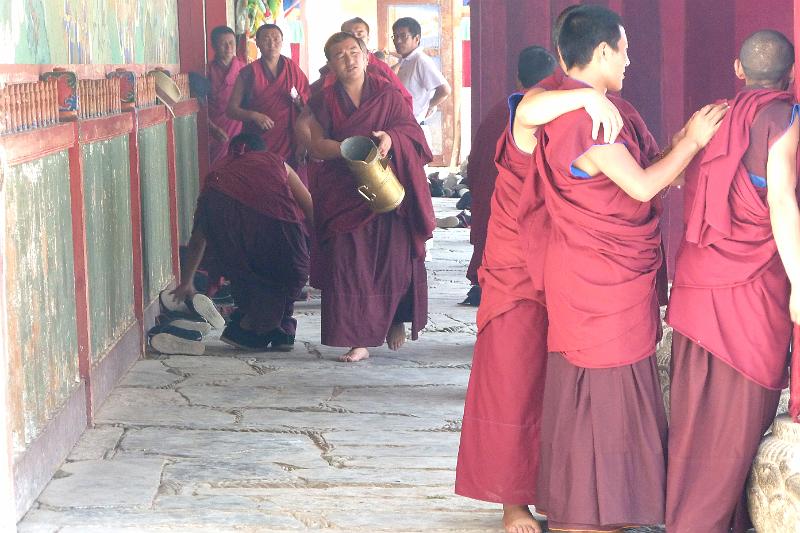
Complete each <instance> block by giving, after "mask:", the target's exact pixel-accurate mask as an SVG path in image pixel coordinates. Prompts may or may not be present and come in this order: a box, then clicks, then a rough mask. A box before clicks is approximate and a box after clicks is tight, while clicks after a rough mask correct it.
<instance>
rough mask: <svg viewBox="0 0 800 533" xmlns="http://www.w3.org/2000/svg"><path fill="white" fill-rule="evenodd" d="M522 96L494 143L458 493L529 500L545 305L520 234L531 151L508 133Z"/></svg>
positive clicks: (511, 104) (514, 100) (515, 98)
mask: <svg viewBox="0 0 800 533" xmlns="http://www.w3.org/2000/svg"><path fill="white" fill-rule="evenodd" d="M521 98H522V95H521V94H514V95H511V97H509V100H508V105H507V106H505V109H506V110H508V109H509V108H511V109H512V113H511V114H512V116H511V119H510V120H508V119H507V120H506V128H505V131H504V132H503V133H502V135H501V136H500V138H499V140H498V141H497V143H496V151H495V152H496V155H495V157H494V161H495V163H496V169H497V171H498V174H497V181H496V184H494V185H495V186H494V193H493V194H492V195H491V213H492V214H491V218H490V219H489V220H488V230H487V233H488V236H487V238H486V250H485V253H484V255H483V264H482V266H481V268H480V269H479V270H478V278H479V281H480V285H481V289H482V291H481V292H482V294H481V305H480V307H479V308H478V316H477V322H478V338H477V340H476V342H475V353H474V355H473V359H472V372H471V373H470V383H469V387H468V389H467V398H466V402H465V406H464V420H463V424H462V430H461V445H460V447H459V455H458V466H457V468H456V493H458V494H461V495H462V496H468V497H471V498H476V499H480V500H486V501H494V502H497V503H513V504H534V503H536V502H537V497H536V495H537V491H536V476H537V473H538V467H539V441H540V422H541V414H542V410H541V407H542V393H543V390H544V377H545V369H546V361H547V342H546V331H547V312H546V310H545V307H544V294H543V293H542V292H541V291H538V290H536V289H535V288H534V286H533V284H532V282H531V279H530V275H529V274H528V270H527V267H526V262H525V256H524V253H523V251H522V247H521V245H520V243H519V241H518V237H519V235H518V228H517V211H518V205H517V202H518V200H519V197H520V189H521V188H522V183H523V180H525V179H527V178H526V176H528V175H529V172H530V169H531V167H532V166H533V165H532V157H531V154H528V153H525V152H522V151H521V150H520V149H519V148H517V146H516V144H515V142H514V137H513V133H512V127H511V126H512V124H513V113H514V111H513V110H515V109H516V105H517V104H518V103H519V100H520V99H521ZM506 113H508V111H506ZM472 176H473V175H472V174H470V180H472ZM472 183H474V182H471V184H472ZM473 198H474V197H473ZM473 220H474V218H473ZM487 450H491V453H487Z"/></svg>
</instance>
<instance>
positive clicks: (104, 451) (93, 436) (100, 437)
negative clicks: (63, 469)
mask: <svg viewBox="0 0 800 533" xmlns="http://www.w3.org/2000/svg"><path fill="white" fill-rule="evenodd" d="M123 431H124V430H123V429H122V428H120V427H114V426H101V427H96V428H90V429H87V430H86V431H84V432H83V435H81V438H80V440H79V441H78V443H77V444H76V445H75V448H73V449H72V452H71V453H70V454H69V457H67V461H89V460H92V459H95V460H96V459H105V458H106V457H107V456H108V455H109V454H110V453H112V452H113V451H114V449H115V448H116V446H117V443H118V442H119V439H120V437H121V436H122V433H123Z"/></svg>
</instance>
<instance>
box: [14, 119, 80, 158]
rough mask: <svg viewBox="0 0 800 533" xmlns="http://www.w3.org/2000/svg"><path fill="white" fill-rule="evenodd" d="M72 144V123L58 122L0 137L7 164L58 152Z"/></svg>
mask: <svg viewBox="0 0 800 533" xmlns="http://www.w3.org/2000/svg"><path fill="white" fill-rule="evenodd" d="M73 144H75V130H74V127H73V124H60V125H58V126H52V127H50V128H42V129H35V130H30V131H26V132H23V133H15V134H13V135H4V136H2V137H0V146H1V147H2V148H3V150H4V151H5V155H6V157H7V158H8V164H9V165H18V164H20V163H25V162H26V161H31V160H33V159H38V158H40V157H44V156H46V155H49V154H52V153H55V152H60V151H62V150H66V149H67V148H70V147H71V146H72V145H73Z"/></svg>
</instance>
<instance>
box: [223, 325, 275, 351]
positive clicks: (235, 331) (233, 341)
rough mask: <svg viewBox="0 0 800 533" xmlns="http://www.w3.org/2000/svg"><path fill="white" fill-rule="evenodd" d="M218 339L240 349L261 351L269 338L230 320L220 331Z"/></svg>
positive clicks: (264, 348) (265, 347) (265, 346)
mask: <svg viewBox="0 0 800 533" xmlns="http://www.w3.org/2000/svg"><path fill="white" fill-rule="evenodd" d="M219 340H221V341H222V342H224V343H226V344H230V345H231V346H234V347H236V348H241V349H242V350H256V351H260V352H263V351H265V350H266V349H267V344H269V339H268V338H267V336H266V335H259V334H258V333H256V332H255V331H248V330H246V329H242V327H241V326H240V325H239V323H238V322H231V323H230V324H228V325H227V326H226V327H225V329H224V330H223V331H222V335H220V337H219Z"/></svg>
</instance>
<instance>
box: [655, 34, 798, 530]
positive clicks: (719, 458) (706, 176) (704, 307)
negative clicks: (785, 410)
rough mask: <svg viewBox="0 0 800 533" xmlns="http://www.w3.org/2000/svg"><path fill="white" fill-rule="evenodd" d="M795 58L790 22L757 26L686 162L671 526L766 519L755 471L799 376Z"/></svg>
mask: <svg viewBox="0 0 800 533" xmlns="http://www.w3.org/2000/svg"><path fill="white" fill-rule="evenodd" d="M793 63H794V47H793V46H792V44H791V43H790V42H789V40H788V39H787V38H786V37H785V36H783V35H782V34H780V33H778V32H775V31H771V30H764V31H760V32H756V33H755V34H753V35H751V36H750V37H748V38H747V39H746V40H745V42H744V44H743V46H742V49H741V53H740V55H739V59H737V60H736V65H735V69H736V74H737V76H738V77H739V78H742V79H745V80H746V82H747V86H746V87H745V88H744V89H742V90H741V91H740V92H739V93H738V94H737V95H736V97H735V98H734V99H733V100H731V101H730V106H731V107H730V111H729V113H728V115H727V116H726V117H725V120H724V121H723V123H722V127H721V128H720V130H719V132H717V134H716V135H715V136H714V138H713V140H712V141H711V143H709V144H708V146H707V147H706V148H705V150H704V151H703V152H701V154H699V155H698V156H697V157H696V158H695V159H694V161H693V162H692V164H691V165H690V167H689V168H688V169H687V171H686V189H685V196H684V200H685V208H684V215H685V223H686V233H685V235H684V239H683V241H682V242H681V247H680V249H679V251H678V257H677V261H676V266H675V281H674V284H673V287H672V293H671V295H670V301H669V307H668V315H667V321H668V323H669V324H670V325H671V326H672V327H673V328H674V333H673V339H672V368H671V370H672V382H671V383H672V384H671V394H670V397H671V400H670V401H671V411H670V413H671V414H670V434H669V461H668V465H669V466H668V474H667V516H666V524H667V531H670V533H688V532H694V531H703V532H708V533H728V532H729V531H734V532H736V533H743V532H745V531H747V530H748V529H749V528H750V527H752V526H751V525H750V523H749V518H748V514H747V500H746V498H745V483H746V481H747V476H748V474H749V472H750V467H751V465H752V462H753V459H754V457H755V454H756V451H757V449H758V445H759V443H760V442H761V438H762V436H763V435H764V432H765V431H766V430H767V428H768V427H769V426H770V424H771V423H772V420H773V419H774V417H775V411H776V409H777V406H778V400H779V397H780V391H781V389H783V388H785V387H786V385H787V382H788V380H787V378H788V375H787V353H788V349H789V342H790V339H791V335H792V321H793V320H794V322H800V289H798V287H800V231H799V230H798V228H800V211H799V210H798V206H797V198H796V193H795V192H796V185H797V168H796V154H797V147H798V135H799V133H798V132H800V128H799V127H798V123H797V120H796V118H797V113H798V111H799V110H800V107H798V106H797V105H795V104H794V101H795V100H794V97H793V96H792V95H791V94H789V93H787V92H784V91H785V90H786V88H787V87H788V86H789V82H790V77H791V69H792V65H793ZM787 273H789V275H788V276H787ZM732 413H735V416H732Z"/></svg>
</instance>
